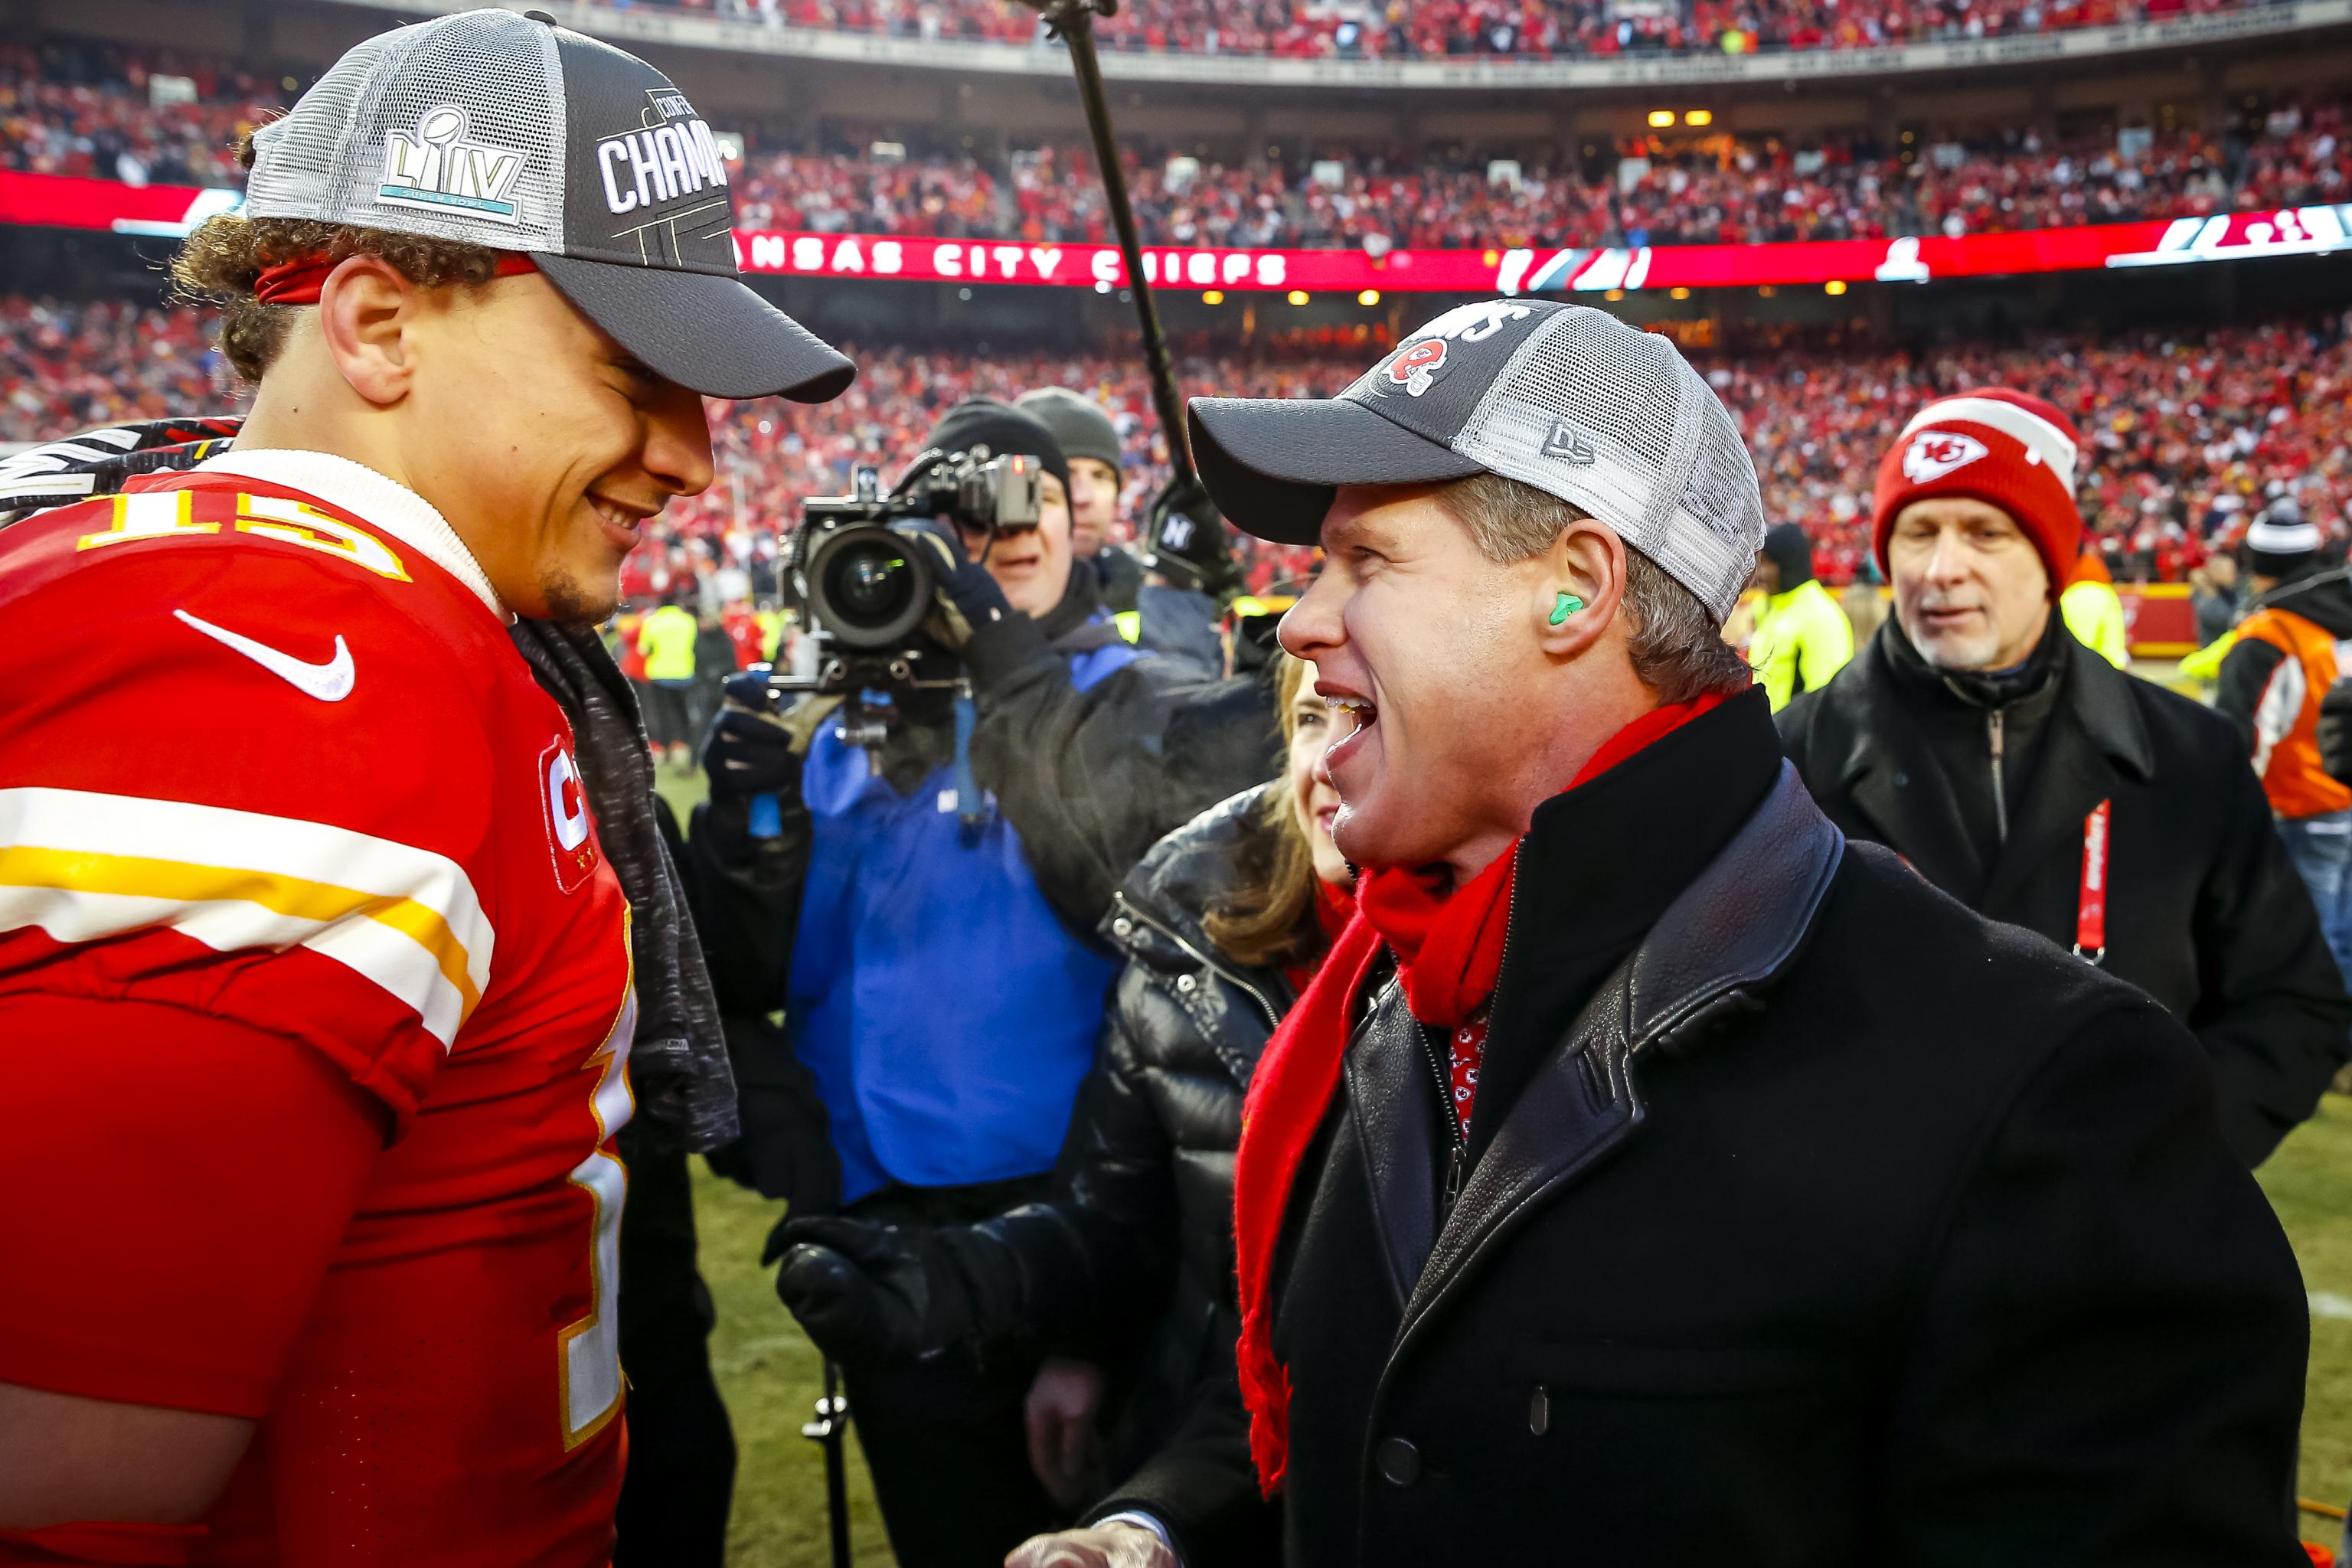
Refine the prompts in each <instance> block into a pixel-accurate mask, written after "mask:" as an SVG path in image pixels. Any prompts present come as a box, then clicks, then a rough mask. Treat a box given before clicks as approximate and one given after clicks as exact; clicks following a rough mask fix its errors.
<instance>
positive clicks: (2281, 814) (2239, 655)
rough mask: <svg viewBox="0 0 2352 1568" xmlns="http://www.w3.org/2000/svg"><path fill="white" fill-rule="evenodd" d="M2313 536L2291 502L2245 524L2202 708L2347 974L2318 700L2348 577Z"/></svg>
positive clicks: (2351, 884) (2343, 614)
mask: <svg viewBox="0 0 2352 1568" xmlns="http://www.w3.org/2000/svg"><path fill="white" fill-rule="evenodd" d="M2321 544H2322V540H2321V538H2320V534H2319V530H2317V529H2316V528H2314V527H2313V526H2312V525H2311V524H2310V523H2308V522H2306V521H2304V517H2303V513H2302V512H2301V511H2300V510H2298V509H2296V508H2295V507H2294V505H2293V504H2292V503H2282V504H2278V505H2274V506H2273V507H2272V508H2271V510H2269V512H2267V513H2266V514H2265V515H2264V516H2263V519H2262V521H2259V522H2256V523H2255V524H2254V525H2253V526H2252V528H2249V529H2248V530H2247V531H2246V575H2247V577H2248V578H2249V579H2250V580H2251V585H2252V588H2253V591H2254V605H2253V610H2252V614H2250V615H2248V616H2246V618H2245V619H2244V620H2242V621H2241V622H2239V623H2238V637H2237V640H2236V641H2235V642H2233V643H2232V644H2231V646H2230V651H2229V654H2228V656H2227V657H2226V658H2223V659H2222V661H2221V679H2220V681H2219V683H2218V689H2216V691H2215V693H2214V699H2213V707H2214V710H2215V711H2217V712H2219V713H2220V714H2221V716H2222V717H2223V718H2225V719H2228V720H2230V721H2231V722H2232V723H2234V724H2236V725H2237V727H2238V730H2239V731H2240V734H2241V737H2242V739H2243V741H2244V742H2245V743H2246V747H2247V750H2248V751H2249V752H2251V754H2252V758H2253V764H2254V773H2255V774H2256V776H2257V777H2259V778H2260V779H2261V780H2262V781H2263V795H2264V796H2266V797H2267V798H2268V799H2269V801H2270V805H2271V810H2272V811H2273V813H2274V814H2276V816H2277V817H2278V829H2279V836H2280V837H2282V838H2284V839H2285V840H2286V847H2287V853H2288V855H2289V856H2290V857H2292V858H2293V859H2294V868H2295V869H2296V870H2297V871H2299V872H2301V873H2302V874H2303V880H2304V885H2305V886H2306V887H2308V888H2309V889H2311V897H2312V901H2313V902H2314V903H2315V904H2316V905H2317V906H2318V908H2319V925H2320V930H2321V931H2322V932H2323V933H2324V934H2325V935H2326V938H2327V946H2328V949H2329V951H2330V952H2333V953H2334V954H2335V955H2336V966H2337V969H2338V970H2339V971H2340V972H2341V973H2343V975H2344V976H2345V981H2346V984H2352V788H2347V787H2346V786H2345V784H2343V783H2342V782H2341V781H2340V780H2338V779H2336V778H2335V777H2333V776H2331V775H2330V773H2328V770H2327V768H2326V765H2325V763H2323V761H2322V759H2321V756H2320V748H2319V718H2320V714H2319V704H2320V700H2321V699H2323V698H2324V697H2326V695H2327V692H2328V689H2329V688H2331V687H2333V686H2334V685H2335V684H2336V679H2337V678H2338V677H2339V676H2340V675H2341V674H2342V673H2343V671H2342V670H2341V669H2340V668H2339V667H2338V664H2337V659H2336V649H2337V648H2338V647H2341V646H2342V642H2343V639H2345V638H2347V637H2352V585H2348V584H2347V574H2346V572H2345V571H2344V569H2343V568H2342V567H2341V566H2340V565H2339V566H2336V567H2334V568H2333V569H2331V568H2330V567H2329V565H2328V563H2326V561H2325V560H2324V559H2323V558H2322V556H2321V554H2320V548H2321Z"/></svg>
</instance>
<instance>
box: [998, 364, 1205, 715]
mask: <svg viewBox="0 0 2352 1568" xmlns="http://www.w3.org/2000/svg"><path fill="white" fill-rule="evenodd" d="M1013 406H1014V407H1016V408H1019V409H1021V410H1022V411H1023V412H1024V413H1028V414H1034V415H1035V416H1037V419H1038V421H1039V422H1040V423H1041V424H1043V425H1044V426H1045V427H1046V428H1047V429H1048V430H1051V431H1052V432H1053V433H1054V439H1055V440H1056V441H1058V442H1060V443H1061V447H1062V452H1063V455H1064V456H1066V458H1068V459H1069V464H1070V537H1071V541H1072V545H1073V548H1074V549H1075V550H1076V553H1077V557H1078V559H1079V560H1081V561H1084V562H1087V563H1089V564H1090V565H1091V566H1092V567H1093V569H1094V574H1095V581H1096V583H1097V585H1098V586H1099V588H1100V590H1101V593H1102V598H1103V603H1104V604H1105V605H1107V606H1108V607H1109V609H1110V610H1111V611H1112V613H1113V614H1114V615H1115V616H1117V617H1118V623H1119V626H1120V630H1121V632H1122V634H1123V635H1124V636H1125V637H1127V640H1128V641H1129V642H1131V643H1133V644H1135V646H1136V647H1139V648H1141V649H1142V650H1143V651H1144V652H1146V653H1151V654H1158V655H1159V656H1160V657H1161V658H1168V659H1173V660H1175V661H1176V662H1177V663H1179V664H1181V665H1183V666H1185V667H1186V668H1188V669H1190V670H1191V671H1192V673H1193V674H1195V675H1198V676H1200V677H1202V679H1210V680H1213V679H1216V678H1217V677H1219V676H1221V675H1223V673H1224V672H1225V657H1224V645H1223V638H1222V637H1220V636H1219V635H1218V624H1217V623H1218V610H1219V605H1220V602H1221V600H1222V599H1223V597H1224V596H1225V595H1229V594H1231V593H1232V592H1233V591H1234V588H1235V587H1237V586H1238V585H1239V581H1240V579H1239V574H1237V573H1236V572H1235V571H1234V562H1233V547H1232V543H1231V542H1230V541H1229V539H1228V538H1227V537H1226V534H1225V528H1224V524H1223V522H1222V521H1219V519H1218V517H1217V512H1216V508H1215V507H1214V506H1213V505H1212V504H1211V503H1210V501H1209V498H1208V494H1207V492H1206V491H1204V490H1202V489H1201V488H1200V487H1199V486H1198V485H1197V484H1195V485H1187V484H1185V483H1184V482H1183V481H1182V480H1181V479H1180V480H1177V481H1175V482H1174V483H1171V485H1170V486H1169V487H1168V488H1167V489H1164V490H1162V491H1161V492H1160V495H1159V496H1158V497H1157V498H1156V499H1155V500H1153V501H1152V504H1151V514H1150V518H1149V519H1148V520H1147V521H1146V522H1145V525H1144V533H1143V539H1142V540H1141V542H1140V546H1139V550H1138V551H1129V550H1128V549H1126V548H1123V547H1122V546H1119V545H1118V544H1114V543H1112V542H1110V526H1111V523H1112V522H1113V521H1115V520H1116V519H1117V518H1118V494H1119V482H1118V480H1119V465H1120V463H1121V461H1122V460H1123V458H1124V457H1125V453H1124V450H1123V449H1122V447H1121V444H1120V441H1119V438H1118V426H1115V425H1113V424H1112V423H1111V422H1110V416H1109V415H1108V414H1105V413H1104V412H1103V411H1102V410H1101V409H1100V408H1098V407H1097V406H1096V405H1095V404H1094V403H1093V402H1091V401H1090V400H1089V399H1087V397H1085V396H1083V395H1080V394H1078V393H1075V392H1072V391H1070V390H1069V389H1068V388H1067V387H1061V386H1041V387H1039V388H1038V389H1037V390H1035V391H1034V392H1024V393H1023V394H1022V395H1021V396H1020V398H1019V400H1018V401H1017V402H1015V403H1014V404H1013Z"/></svg>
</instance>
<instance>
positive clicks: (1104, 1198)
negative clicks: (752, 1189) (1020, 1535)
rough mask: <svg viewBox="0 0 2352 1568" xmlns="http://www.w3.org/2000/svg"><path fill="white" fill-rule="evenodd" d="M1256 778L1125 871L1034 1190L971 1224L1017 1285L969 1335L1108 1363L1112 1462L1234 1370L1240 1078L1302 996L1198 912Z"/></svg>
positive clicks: (1120, 1470) (1251, 802) (1119, 1463)
mask: <svg viewBox="0 0 2352 1568" xmlns="http://www.w3.org/2000/svg"><path fill="white" fill-rule="evenodd" d="M1264 795H1265V786H1263V785H1262V786H1260V787H1259V788H1257V789H1254V790H1249V791H1246V792H1244V794H1242V795H1236V796H1234V798H1233V799H1231V800H1228V801H1226V802H1224V803H1223V805H1216V806H1213V807H1211V808H1210V809H1209V810H1208V811H1206V812H1204V813H1203V814H1202V815H1201V816H1199V817H1196V818H1195V819H1193V820H1192V822H1190V823H1188V824H1186V825H1185V826H1182V827H1181V828H1179V829H1177V830H1176V831H1175V832H1174V833H1171V834H1170V835H1169V836H1168V837H1166V838H1163V839H1161V840H1160V843H1159V845H1158V846H1157V847H1154V848H1153V849H1152V851H1151V853H1150V855H1149V856H1147V857H1145V858H1144V860H1143V862H1142V864H1140V865H1139V866H1138V867H1137V868H1135V870H1134V871H1133V872H1132V873H1131V874H1130V875H1129V877H1128V879H1127V881H1126V883H1125V884H1124V885H1123V886H1122V887H1121V888H1120V889H1119V890H1118V894H1117V895H1116V897H1115V898H1114V900H1113V901H1112V905H1111V910H1110V912H1109V914H1108V916H1106V917H1105V919H1104V921H1103V924H1102V932H1103V935H1104V936H1105V937H1107V938H1108V939H1109V940H1110V941H1111V942H1114V943H1116V944H1117V945H1118V948H1119V949H1120V951H1121V952H1124V953H1125V954H1126V955H1127V965H1126V968H1125V969H1124V971H1123V972H1122V973H1120V975H1119V977H1118V983H1117V984H1116V985H1115V986H1114V987H1113V990H1112V994H1111V1002H1110V1005H1109V1008H1108V1015H1107V1016H1106V1017H1105V1019H1104V1023H1103V1034H1102V1045H1101V1048H1100V1050H1099V1052H1098V1054H1097V1058H1096V1060H1095V1067H1094V1070H1093V1072H1092V1073H1091V1074H1089V1075H1088V1077H1087V1080H1086V1082H1085V1083H1084V1084H1083V1085H1082V1086H1081V1087H1080V1089H1079V1090H1078V1099H1077V1106H1076V1110H1075V1111H1074V1112H1073V1113H1072V1115H1071V1119H1070V1131H1069V1135H1068V1137H1067V1138H1066V1140H1065V1141H1064V1142H1063V1145H1062V1154H1061V1159H1060V1161H1059V1163H1058V1164H1057V1165H1056V1167H1055V1183H1054V1193H1053V1196H1052V1197H1051V1199H1050V1200H1049V1201H1047V1202H1045V1203H1042V1204H1032V1205H1027V1206H1025V1207H1023V1208H1020V1209H1016V1210H1014V1211H1013V1213H1012V1214H1009V1215H1004V1216H1003V1217H1002V1218H999V1219H996V1220H992V1221H989V1222H987V1223H985V1224H983V1225H980V1226H972V1227H970V1229H969V1230H968V1232H967V1233H966V1234H967V1238H968V1240H967V1243H966V1244H967V1245H994V1246H1001V1247H1003V1248H1005V1249H1006V1250H1007V1251H1008V1252H1009V1253H1011V1254H1013V1257H1011V1258H1006V1259H1004V1261H1006V1262H1008V1263H1011V1264H1013V1265H1014V1266H1015V1267H1013V1268H1009V1269H1006V1270H1004V1271H1003V1274H1004V1275H1007V1276H1017V1279H1018V1280H1019V1284H1018V1288H1017V1289H1015V1290H1013V1292H1011V1293H1009V1294H1003V1295H996V1296H993V1297H992V1300H990V1301H989V1302H988V1303H987V1305H986V1308H985V1312H984V1317H985V1321H982V1323H980V1324H979V1325H977V1328H978V1338H979V1339H980V1340H981V1341H982V1342H990V1341H994V1342H1013V1341H1023V1342H1038V1341H1042V1342H1043V1343H1044V1346H1045V1349H1047V1350H1049V1351H1053V1352H1061V1353H1066V1354H1074V1355H1080V1356H1085V1357H1087V1358H1090V1359H1095V1360H1099V1361H1102V1362H1104V1363H1107V1364H1109V1365H1111V1366H1113V1367H1114V1368H1115V1369H1118V1370H1119V1372H1120V1374H1121V1375H1120V1376H1119V1378H1118V1384H1119V1386H1120V1388H1121V1389H1122V1391H1123V1392H1124V1394H1125V1397H1124V1399H1123V1400H1122V1401H1121V1403H1120V1405H1119V1409H1118V1415H1117V1417H1116V1419H1115V1422H1114V1424H1113V1426H1112V1428H1111V1430H1109V1431H1108V1433H1107V1434H1106V1457H1107V1461H1108V1463H1107V1468H1108V1472H1109V1474H1110V1475H1111V1476H1112V1477H1113V1478H1114V1479H1117V1478H1119V1477H1122V1476H1124V1475H1125V1474H1126V1473H1127V1471H1128V1469H1129V1468H1132V1466H1133V1465H1135V1464H1136V1463H1139V1462H1140V1461H1141V1460H1142V1459H1143V1458H1145V1457H1147V1456H1148V1455H1149V1454H1150V1453H1151V1452H1152V1451H1153V1450H1154V1449H1155V1448H1157V1447H1159V1445H1160V1443H1161V1442H1163V1441H1164V1440H1165V1439H1166V1438H1167V1436H1169V1435H1170V1434H1171V1432H1172V1431H1173V1430H1174V1427H1175V1426H1176V1424H1177V1423H1178V1421H1179V1420H1180V1419H1181V1416H1182V1415H1183V1413H1184V1410H1185V1409H1186V1408H1187V1407H1188V1406H1189V1405H1190V1403H1191V1395H1192V1390H1193V1388H1194V1386H1195V1385H1196V1384H1199V1383H1201V1382H1202V1380H1203V1379H1204V1378H1208V1377H1210V1376H1211V1375H1212V1374H1221V1375H1223V1376H1227V1377H1229V1376H1230V1375H1231V1373H1230V1372H1229V1371H1225V1370H1223V1369H1228V1368H1230V1367H1231V1365H1232V1363H1233V1346H1234V1339H1235V1338H1236V1336H1237V1335H1238V1333H1239V1331H1240V1321H1239V1319H1238V1316H1237V1315H1236V1311H1235V1308H1234V1241H1233V1202H1234V1200H1233V1186H1234V1146H1235V1145H1236V1144H1237V1143H1238V1142H1240V1138H1241V1116H1242V1094H1243V1091H1244V1089H1246V1088H1247V1087H1248V1084H1249V1078H1250V1074H1251V1072H1252V1071H1253V1070H1255V1068H1256V1066H1257V1059H1258V1056H1259V1054H1260V1053H1261V1052H1262V1051H1264V1050H1265V1043H1266V1040H1267V1038H1268V1037H1270V1036H1271V1035H1272V1034H1273V1032H1274V1026H1275V1024H1276V1021H1277V1020H1278V1019H1279V1018H1280V1017H1281V1016H1282V1015H1283V1014H1284V1013H1285V1012H1286V1011H1288V1010H1289V1007H1290V1005H1291V1003H1292V1001H1293V1000H1294V999H1295V998H1294V996H1293V994H1292V992H1291V988H1290V985H1289V983H1288V982H1287V981H1286V980H1285V979H1284V978H1283V976H1282V974H1281V973H1279V972H1277V971H1276V970H1273V969H1268V968H1263V967H1257V966H1250V965H1243V964H1238V963H1234V961H1233V960H1232V959H1230V958H1227V957H1225V956H1223V954H1222V953H1220V952H1218V950H1217V948H1216V945H1215V944H1214V943H1213V942H1211V941H1210V940H1209V936H1208V933H1207V931H1205V930H1204V929H1203V926H1202V921H1203V919H1204V917H1205V916H1206V914H1207V912H1208V910H1210V909H1211V908H1212V907H1213V906H1214V905H1215V904H1216V903H1218V902H1219V901H1221V900H1223V898H1224V897H1225V896H1226V895H1227V894H1228V893H1229V892H1230V890H1231V889H1233V888H1234V885H1235V883H1236V881H1237V880H1238V878H1239V875H1240V872H1239V864H1238V863H1239V860H1240V858H1241V851H1242V849H1243V847H1244V845H1246V844H1247V842H1248V841H1249V839H1250V837H1252V836H1253V835H1255V834H1258V833H1261V832H1264V831H1266V830H1265V828H1264V827H1262V826H1260V818H1259V816H1258V805H1259V803H1260V801H1261V800H1262V799H1263V797H1264Z"/></svg>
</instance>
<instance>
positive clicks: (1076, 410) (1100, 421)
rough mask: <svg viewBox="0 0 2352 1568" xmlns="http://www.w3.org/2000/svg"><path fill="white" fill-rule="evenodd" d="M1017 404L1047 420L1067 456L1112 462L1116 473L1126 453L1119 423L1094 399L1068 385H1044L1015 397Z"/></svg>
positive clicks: (1112, 467) (1022, 408)
mask: <svg viewBox="0 0 2352 1568" xmlns="http://www.w3.org/2000/svg"><path fill="white" fill-rule="evenodd" d="M1013 407H1015V408H1018V409H1019V410H1021V412H1022V413H1024V414H1034V415H1035V416H1037V417H1038V418H1039V419H1040V420H1042V421H1044V422H1045V428H1046V429H1048V430H1051V431H1052V432H1053V433H1054V439H1055V440H1056V441H1059V442H1060V443H1061V444H1062V455H1063V456H1064V457H1066V458H1093V459H1094V460H1095V461H1097V462H1098V463H1108V464H1109V465H1110V470H1111V472H1112V473H1117V472H1118V469H1119V463H1120V459H1121V458H1123V457H1124V456H1125V453H1124V451H1123V450H1122V449H1121V447H1120V446H1119V440H1118V426H1116V425H1114V424H1112V423H1111V422H1110V416H1109V415H1108V414H1105V413H1104V412H1103V411H1102V410H1101V409H1100V408H1098V407H1097V406H1096V405H1095V404H1094V402H1093V400H1092V399H1090V398H1086V397H1081V396H1080V395H1078V394H1076V393H1075V392H1072V391H1071V390H1070V389H1069V388H1067V387H1065V386H1041V387H1039V388H1038V389H1037V390H1036V391H1034V392H1024V393H1023V394H1022V395H1020V396H1019V397H1017V398H1015V399H1013Z"/></svg>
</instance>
